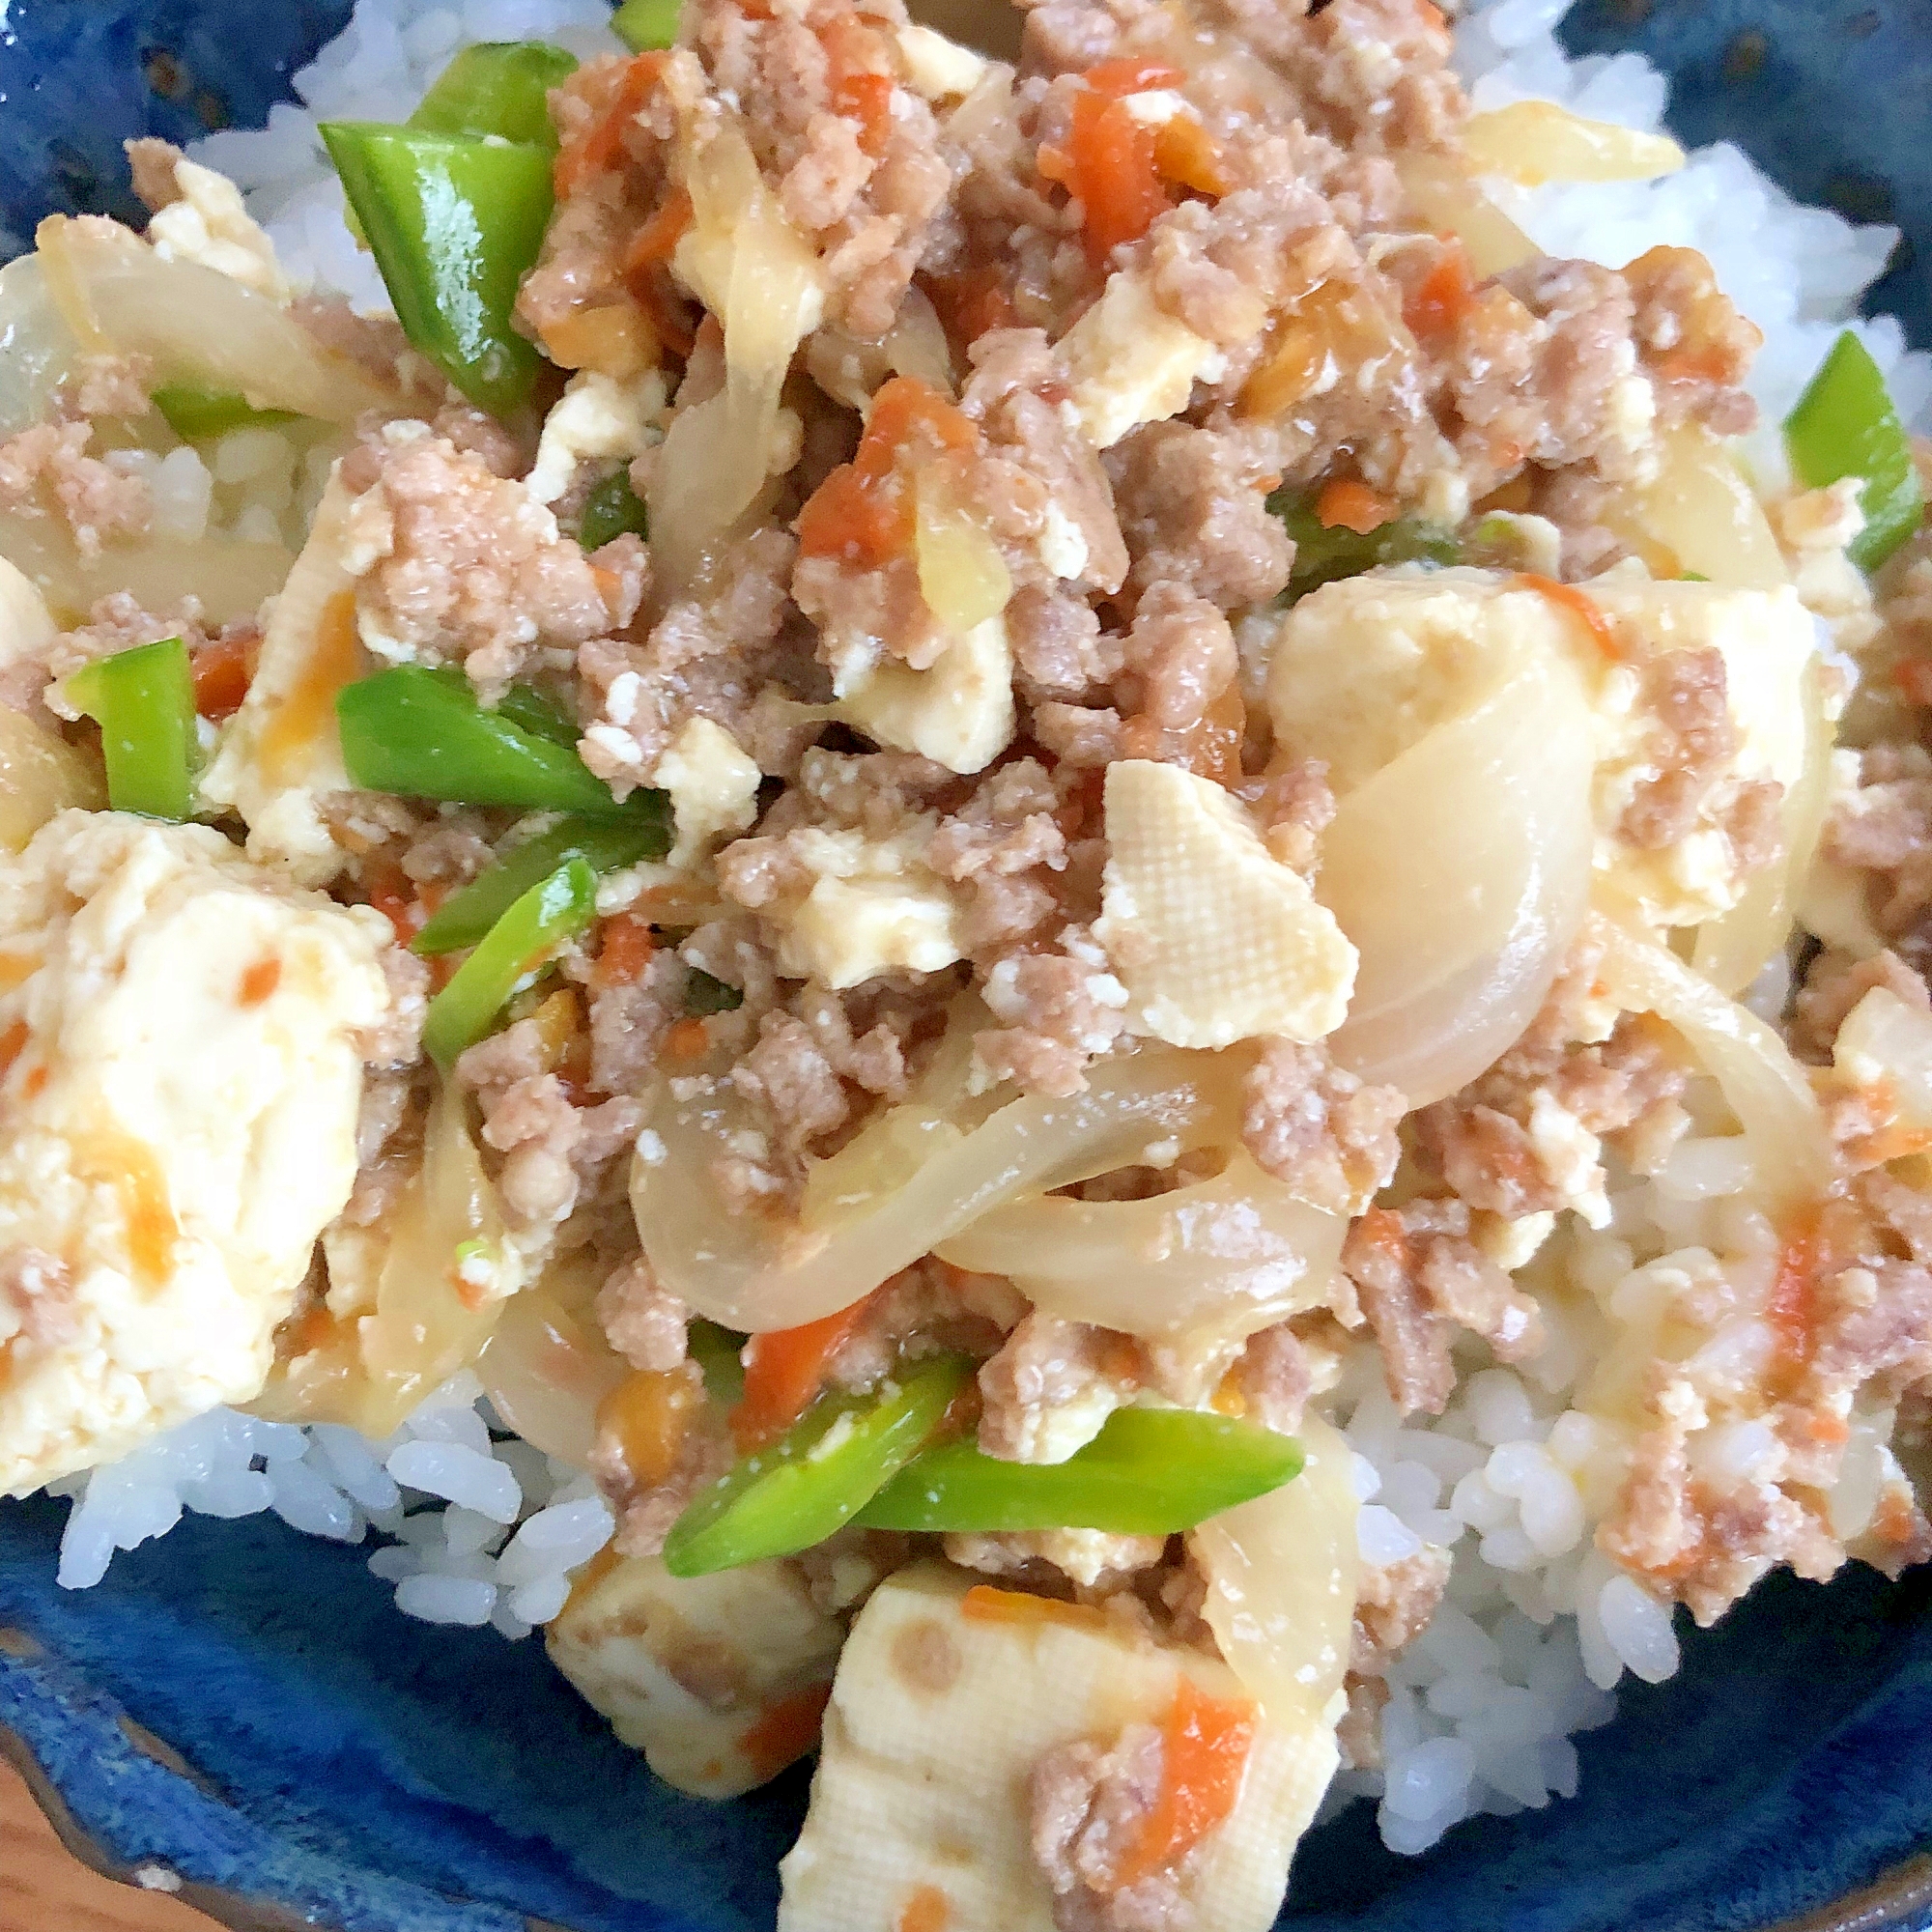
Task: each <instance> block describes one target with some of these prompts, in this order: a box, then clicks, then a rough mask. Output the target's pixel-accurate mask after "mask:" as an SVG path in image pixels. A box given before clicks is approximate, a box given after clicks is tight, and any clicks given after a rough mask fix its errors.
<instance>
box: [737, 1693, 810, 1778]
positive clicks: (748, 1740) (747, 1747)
mask: <svg viewBox="0 0 1932 1932" xmlns="http://www.w3.org/2000/svg"><path fill="white" fill-rule="evenodd" d="M831 1698H832V1686H831V1685H830V1684H813V1685H810V1686H808V1687H807V1688H806V1689H805V1690H800V1691H797V1692H795V1693H794V1694H793V1695H791V1696H789V1697H781V1698H780V1699H779V1701H778V1702H777V1703H776V1704H771V1705H768V1706H767V1707H766V1708H765V1711H764V1713H763V1715H762V1716H760V1717H759V1719H757V1721H756V1722H755V1723H753V1725H752V1727H751V1728H750V1729H749V1730H748V1731H746V1733H745V1734H744V1736H743V1737H741V1738H740V1739H739V1740H738V1748H739V1749H740V1750H742V1751H743V1752H744V1753H745V1755H746V1757H747V1758H748V1759H750V1761H751V1766H752V1769H753V1772H755V1773H756V1774H757V1776H758V1777H759V1779H760V1780H763V1779H765V1778H768V1777H776V1776H778V1775H779V1773H780V1772H781V1771H782V1770H783V1769H784V1768H785V1766H786V1765H788V1764H794V1763H796V1762H797V1761H798V1759H800V1758H802V1757H803V1756H804V1755H805V1754H806V1752H807V1751H809V1750H810V1748H811V1747H812V1746H813V1745H815V1744H816V1743H817V1742H818V1730H819V1725H820V1724H821V1722H822V1721H823V1720H824V1717H825V1707H826V1705H827V1704H828V1703H829V1702H830V1701H831Z"/></svg>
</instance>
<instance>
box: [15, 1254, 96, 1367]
mask: <svg viewBox="0 0 1932 1932" xmlns="http://www.w3.org/2000/svg"><path fill="white" fill-rule="evenodd" d="M71 1292H72V1283H71V1280H70V1278H69V1273H68V1265H67V1264H66V1263H65V1262H64V1261H62V1260H61V1259H60V1258H59V1256H57V1255H50V1254H47V1253H45V1252H44V1251H43V1249H40V1248H20V1247H15V1248H8V1249H6V1250H5V1251H4V1252H0V1349H5V1348H7V1347H8V1346H10V1345H11V1344H12V1343H13V1341H14V1338H15V1337H16V1336H17V1337H19V1338H21V1339H23V1340H24V1341H26V1342H28V1343H30V1344H32V1345H33V1346H34V1347H35V1348H37V1349H56V1348H59V1347H61V1346H62V1345H63V1344H64V1343H67V1342H71V1341H73V1340H74V1339H76V1337H77V1335H78V1332H79V1331H78V1327H77V1325H76V1322H75V1319H74V1312H73V1306H72V1301H71Z"/></svg>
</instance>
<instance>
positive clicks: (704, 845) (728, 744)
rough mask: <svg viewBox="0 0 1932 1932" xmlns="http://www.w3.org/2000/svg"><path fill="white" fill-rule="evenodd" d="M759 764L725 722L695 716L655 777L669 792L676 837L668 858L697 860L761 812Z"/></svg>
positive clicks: (682, 863) (674, 862)
mask: <svg viewBox="0 0 1932 1932" xmlns="http://www.w3.org/2000/svg"><path fill="white" fill-rule="evenodd" d="M758 778H759V772H758V768H757V766H756V765H755V764H754V763H753V761H752V759H751V758H750V756H748V755H747V753H745V752H744V750H743V749H742V748H741V747H740V745H739V743H738V741H737V739H735V738H734V737H732V735H731V734H730V732H728V731H727V730H725V727H724V726H723V725H714V724H713V723H712V722H711V720H710V719H708V718H694V719H693V720H692V721H691V722H690V724H688V725H686V726H685V727H684V729H683V730H681V731H680V732H679V733H678V734H677V736H676V737H675V738H673V739H672V740H671V741H670V744H669V745H668V747H667V748H666V750H665V753H664V755H663V756H662V757H661V758H659V760H658V762H657V769H656V770H655V771H654V772H652V774H651V783H652V784H654V785H656V786H657V787H658V788H659V789H660V790H662V791H667V792H668V793H669V794H670V809H671V816H672V819H673V822H674V823H675V825H676V828H677V842H676V844H674V845H673V846H672V847H671V849H670V852H669V853H668V856H667V861H666V863H667V864H668V865H671V866H676V867H690V866H695V865H696V863H697V862H698V861H699V860H700V859H702V858H703V857H704V856H705V854H706V853H708V852H709V851H710V850H711V848H712V847H713V846H714V845H716V844H717V843H718V842H719V840H720V839H723V838H730V837H731V836H732V835H733V834H734V833H739V832H749V831H750V830H751V828H752V825H753V821H754V820H755V819H756V817H757V815H758Z"/></svg>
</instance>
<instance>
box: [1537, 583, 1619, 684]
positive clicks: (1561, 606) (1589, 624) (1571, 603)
mask: <svg viewBox="0 0 1932 1932" xmlns="http://www.w3.org/2000/svg"><path fill="white" fill-rule="evenodd" d="M1510 582H1511V583H1512V584H1513V585H1514V586H1515V587H1516V588H1517V589H1518V590H1533V591H1535V592H1536V594H1537V595H1538V596H1539V597H1547V598H1548V600H1549V601H1550V603H1552V604H1554V605H1555V606H1556V607H1557V609H1558V610H1560V611H1567V612H1568V613H1569V614H1570V615H1571V616H1572V617H1575V618H1576V619H1577V622H1578V623H1579V624H1581V625H1582V626H1583V628H1584V629H1585V630H1586V631H1588V632H1589V634H1590V639H1591V641H1592V642H1593V643H1595V645H1596V646H1597V648H1598V649H1599V650H1600V651H1602V652H1603V654H1604V655H1605V657H1606V658H1608V659H1609V660H1610V662H1611V663H1612V664H1619V663H1621V662H1622V660H1623V655H1624V647H1623V645H1622V644H1621V643H1619V642H1618V640H1617V634H1616V632H1615V630H1614V629H1612V628H1611V625H1610V620H1609V619H1608V618H1607V617H1606V616H1605V615H1604V613H1603V611H1602V610H1601V609H1600V608H1599V606H1598V605H1597V604H1596V602H1595V601H1594V600H1593V599H1592V598H1589V597H1586V596H1585V595H1584V594H1583V592H1582V591H1580V590H1578V589H1577V586H1576V585H1575V584H1574V583H1558V582H1556V581H1555V579H1554V578H1549V577H1538V576H1536V575H1534V574H1533V573H1532V572H1529V571H1520V572H1519V573H1518V574H1517V575H1516V576H1515V577H1513V578H1511V579H1510Z"/></svg>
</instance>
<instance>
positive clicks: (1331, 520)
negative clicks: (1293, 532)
mask: <svg viewBox="0 0 1932 1932" xmlns="http://www.w3.org/2000/svg"><path fill="white" fill-rule="evenodd" d="M1394 517H1395V511H1394V509H1393V508H1392V507H1391V506H1390V504H1389V503H1388V502H1387V501H1386V500H1385V499H1384V498H1382V497H1378V496H1377V495H1376V493H1375V492H1374V491H1373V490H1371V489H1370V488H1369V486H1368V485H1367V484H1366V483H1361V482H1357V481H1356V479H1355V478H1354V477H1352V476H1337V477H1334V478H1333V479H1332V480H1330V481H1329V482H1327V483H1324V484H1323V485H1322V486H1321V496H1319V497H1316V499H1315V521H1316V522H1317V523H1318V524H1320V525H1321V527H1322V528H1323V529H1324V530H1334V529H1344V530H1353V531H1354V533H1355V534H1356V535H1357V536H1358V537H1365V536H1367V535H1369V533H1370V532H1371V531H1373V530H1378V529H1380V528H1381V526H1383V525H1384V524H1386V523H1389V522H1391V521H1392V520H1393V519H1394Z"/></svg>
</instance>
